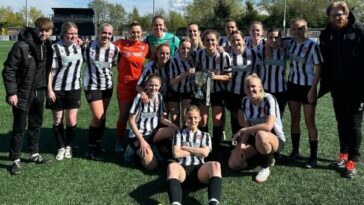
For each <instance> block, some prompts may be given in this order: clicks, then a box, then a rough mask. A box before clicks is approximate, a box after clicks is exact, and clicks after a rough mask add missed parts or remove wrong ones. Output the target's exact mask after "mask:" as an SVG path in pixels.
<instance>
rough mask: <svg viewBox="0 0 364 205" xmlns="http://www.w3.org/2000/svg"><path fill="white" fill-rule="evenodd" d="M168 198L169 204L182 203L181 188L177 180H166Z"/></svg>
mask: <svg viewBox="0 0 364 205" xmlns="http://www.w3.org/2000/svg"><path fill="white" fill-rule="evenodd" d="M167 182H168V197H169V202H170V203H171V204H181V203H182V187H181V183H180V182H179V181H178V179H168V180H167Z"/></svg>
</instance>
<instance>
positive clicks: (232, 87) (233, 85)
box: [227, 48, 258, 94]
mask: <svg viewBox="0 0 364 205" xmlns="http://www.w3.org/2000/svg"><path fill="white" fill-rule="evenodd" d="M229 54H230V57H231V60H232V65H233V66H232V70H233V73H232V77H231V80H230V81H229V82H228V84H227V90H228V91H229V92H231V93H234V94H244V80H245V77H246V76H248V75H251V74H252V73H255V72H256V63H257V60H258V56H257V52H256V51H255V50H252V49H250V48H246V49H245V51H244V52H243V53H242V54H239V55H237V54H235V53H229Z"/></svg>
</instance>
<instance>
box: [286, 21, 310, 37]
mask: <svg viewBox="0 0 364 205" xmlns="http://www.w3.org/2000/svg"><path fill="white" fill-rule="evenodd" d="M290 27H291V31H290V32H291V35H292V37H293V38H294V39H295V40H299V41H300V40H303V39H305V38H306V36H305V33H306V29H307V24H306V22H304V21H301V20H298V21H295V22H292V23H291V26H290Z"/></svg>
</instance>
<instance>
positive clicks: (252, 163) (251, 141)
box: [247, 135, 284, 167]
mask: <svg viewBox="0 0 364 205" xmlns="http://www.w3.org/2000/svg"><path fill="white" fill-rule="evenodd" d="M277 138H278V148H277V151H276V152H275V153H280V152H282V151H283V149H284V141H283V140H282V139H281V138H279V137H278V136H277ZM247 144H249V145H250V146H252V147H254V148H255V149H256V146H255V136H254V135H250V136H249V139H248V142H247ZM262 156H263V155H262V154H260V153H258V154H256V155H254V156H253V157H251V158H249V159H247V163H248V166H249V167H250V166H257V165H260V164H261V161H262V159H261V157H262Z"/></svg>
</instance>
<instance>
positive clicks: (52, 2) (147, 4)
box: [0, 0, 192, 16]
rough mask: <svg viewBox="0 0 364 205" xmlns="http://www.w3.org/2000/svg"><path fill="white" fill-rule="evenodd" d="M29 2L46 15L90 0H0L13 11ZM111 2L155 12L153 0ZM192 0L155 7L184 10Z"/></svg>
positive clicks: (160, 1) (169, 0)
mask: <svg viewBox="0 0 364 205" xmlns="http://www.w3.org/2000/svg"><path fill="white" fill-rule="evenodd" d="M26 1H27V2H28V8H30V7H36V8H37V9H39V10H41V11H42V12H43V14H44V15H46V16H49V15H52V14H53V12H52V8H62V7H63V8H87V5H88V3H89V2H90V0H0V7H2V6H5V7H8V6H10V7H12V9H13V11H19V10H20V9H21V8H22V7H24V6H25V4H26ZM107 1H108V2H109V3H118V4H121V5H122V6H123V7H124V9H125V10H126V11H127V12H130V11H132V9H133V8H134V6H135V7H136V8H137V9H138V10H139V14H140V15H145V14H147V13H153V0H107ZM190 2H192V0H154V9H155V10H157V9H164V10H165V11H169V10H174V11H182V9H181V8H182V7H183V6H185V5H186V4H188V3H190Z"/></svg>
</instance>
